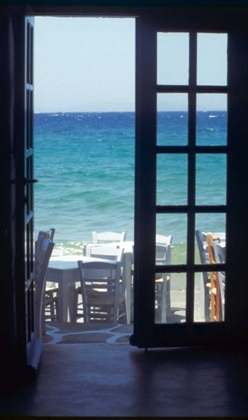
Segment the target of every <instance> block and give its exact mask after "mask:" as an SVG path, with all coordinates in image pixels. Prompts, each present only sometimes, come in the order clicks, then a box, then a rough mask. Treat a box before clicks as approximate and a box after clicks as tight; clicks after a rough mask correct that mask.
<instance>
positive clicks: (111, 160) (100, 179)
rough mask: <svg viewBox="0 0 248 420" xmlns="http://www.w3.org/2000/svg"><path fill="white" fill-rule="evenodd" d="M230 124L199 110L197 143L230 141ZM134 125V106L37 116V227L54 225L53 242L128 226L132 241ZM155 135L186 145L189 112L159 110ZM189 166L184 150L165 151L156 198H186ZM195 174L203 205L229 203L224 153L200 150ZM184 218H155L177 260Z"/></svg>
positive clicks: (204, 221) (202, 218)
mask: <svg viewBox="0 0 248 420" xmlns="http://www.w3.org/2000/svg"><path fill="white" fill-rule="evenodd" d="M226 123H227V116H226V113H225V112H224V111H219V112H214V111H212V112H198V113H197V144H198V145H212V146H215V145H223V144H226ZM134 130H135V115H134V113H132V112H123V113H59V114H47V113H42V114H35V116H34V131H35V177H36V178H37V179H39V182H38V184H37V185H35V233H37V232H38V231H39V230H43V229H48V228H50V227H54V228H55V229H56V234H55V235H56V236H55V242H56V243H57V244H58V243H63V244H64V246H65V247H66V248H67V250H68V251H73V252H76V251H77V250H78V251H79V252H81V249H82V245H83V243H86V242H90V241H91V237H92V231H93V230H96V231H106V230H111V231H117V232H118V231H126V232H127V240H133V227H134V153H135V147H134ZM157 133H158V135H157V137H158V140H157V141H158V144H161V145H162V144H163V145H185V144H187V113H186V112H159V113H158V123H157ZM187 165H188V162H187V156H186V155H184V154H180V155H168V156H163V155H159V157H158V160H157V178H158V182H157V204H186V200H187ZM196 175H197V176H196V201H197V204H225V200H226V197H225V177H226V160H225V156H224V155H223V154H221V155H214V156H213V155H205V154H203V155H202V154H201V155H198V156H197V158H196ZM186 223H187V220H186V216H185V215H180V214H173V215H166V216H165V215H159V216H158V217H157V233H158V234H162V235H169V234H172V235H173V243H174V244H178V246H177V247H176V246H175V252H174V257H173V258H176V259H177V262H178V258H179V261H182V262H185V261H184V258H185V257H184V255H185V254H184V252H183V249H184V245H182V244H185V242H186ZM196 227H197V228H199V229H201V230H205V231H213V232H216V231H217V232H218V231H223V230H225V220H224V217H223V216H222V215H216V214H215V215H199V216H198V217H197V219H196ZM180 244H181V245H180ZM176 249H177V250H176ZM180 250H181V251H180ZM181 254H182V255H181ZM180 255H181V257H180Z"/></svg>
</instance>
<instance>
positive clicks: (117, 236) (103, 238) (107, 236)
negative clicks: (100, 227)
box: [92, 231, 126, 244]
mask: <svg viewBox="0 0 248 420" xmlns="http://www.w3.org/2000/svg"><path fill="white" fill-rule="evenodd" d="M125 240H126V232H121V233H116V232H95V231H94V232H92V241H93V244H100V243H106V242H124V241H125Z"/></svg>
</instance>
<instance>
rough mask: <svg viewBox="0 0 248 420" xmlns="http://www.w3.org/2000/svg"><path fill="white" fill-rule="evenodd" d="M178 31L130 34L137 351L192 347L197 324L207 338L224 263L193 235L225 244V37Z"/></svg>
mask: <svg viewBox="0 0 248 420" xmlns="http://www.w3.org/2000/svg"><path fill="white" fill-rule="evenodd" d="M161 26H163V25H161ZM179 26H180V25H178V24H177V30H175V31H174V32H173V30H172V29H171V27H170V29H169V30H168V31H167V30H166V29H163V30H161V29H160V30H159V31H157V30H156V28H155V25H154V23H151V22H149V19H148V18H147V19H145V18H144V20H143V21H142V20H141V21H140V22H139V23H138V25H137V48H138V51H139V54H138V55H137V80H138V83H137V121H138V126H137V133H136V134H137V138H136V141H137V149H136V151H137V159H136V163H137V167H136V180H137V181H136V216H135V220H136V237H135V243H136V249H137V253H136V256H135V283H136V286H135V289H136V296H138V297H137V299H138V300H139V303H138V308H137V307H136V310H135V312H136V316H135V319H136V322H135V325H134V338H135V336H136V337H138V335H139V334H140V336H139V338H138V342H139V345H140V346H142V345H141V344H142V343H143V345H144V346H145V347H148V346H149V345H155V343H156V345H158V344H159V345H164V344H165V343H166V345H168V344H169V345H173V344H175V343H179V342H180V344H182V345H183V344H186V343H187V345H188V344H189V343H190V342H191V343H196V342H199V343H200V342H201V339H202V338H201V334H199V327H197V325H198V324H199V323H202V322H203V323H204V324H205V323H206V322H209V326H210V329H209V333H208V334H209V337H210V336H211V334H212V332H213V331H215V330H214V329H213V328H212V326H213V325H215V326H218V325H219V324H220V323H223V322H224V315H223V314H224V311H223V310H222V309H220V308H221V302H222V303H223V302H225V296H224V295H225V288H223V287H222V296H221V297H220V290H219V289H220V288H219V286H218V285H219V284H222V285H223V284H224V282H225V280H223V279H225V272H226V265H225V261H224V260H222V261H220V260H219V261H217V258H215V256H211V257H210V260H211V261H208V262H207V261H206V263H205V264H204V262H202V261H201V258H200V254H199V249H198V248H197V247H198V242H197V231H199V232H200V233H212V234H214V233H216V232H217V233H221V232H222V234H221V235H222V236H223V238H224V237H225V223H226V199H227V193H226V190H227V160H228V144H227V121H228V118H227V102H228V100H227V95H228V87H227V34H226V33H222V34H220V33H217V32H216V33H214V32H213V33H210V31H208V32H206V33H203V32H202V31H200V30H199V31H197V30H196V29H192V28H191V26H190V25H189V27H188V30H185V28H184V31H181V32H180V31H179V30H178V28H179ZM215 39H216V45H215V44H214V45H213V43H214V40H215ZM212 45H213V47H211V46H212ZM205 48H207V49H206V50H205ZM203 50H204V52H203ZM219 50H221V54H219V55H218V51H219ZM205 53H206V54H205ZM216 55H218V60H217V61H218V63H221V64H220V65H221V72H220V71H219V69H218V71H217V70H216V71H215V72H214V73H212V72H209V77H208V72H206V71H205V69H206V64H205V63H206V57H208V60H209V63H211V62H212V61H213V60H214V58H215V57H216ZM214 75H216V77H214ZM213 146H215V147H213ZM148 175H149V176H148ZM137 197H138V199H137ZM141 203H142V204H141ZM198 236H199V235H198ZM163 238H164V239H163ZM207 238H208V240H209V237H207ZM213 238H214V239H215V236H213ZM204 246H205V248H204V247H203V248H204V249H205V251H206V250H207V246H206V245H204ZM213 252H214V249H213ZM137 266H138V267H137ZM219 273H221V274H222V280H221V281H222V283H220V281H219V280H218V281H217V279H218V278H219V277H220V276H218V274H219ZM141 275H142V282H141V277H140V276H141ZM203 276H209V279H210V287H209V289H207V290H208V291H209V290H210V301H209V302H208V301H207V299H206V298H205V296H206V295H207V294H206V291H203V290H202V287H201V284H202V283H203V281H202V277H203ZM207 282H208V280H207ZM206 287H208V286H206V285H205V288H206ZM204 293H205V294H204ZM208 294H209V293H208ZM208 297H209V296H208ZM223 304H224V303H223ZM222 306H223V305H222ZM214 328H216V327H214ZM221 331H222V330H221V329H220V332H221ZM213 334H215V333H214V332H213ZM205 338H206V336H205ZM131 342H132V340H131Z"/></svg>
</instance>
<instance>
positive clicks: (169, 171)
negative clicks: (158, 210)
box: [157, 154, 188, 205]
mask: <svg viewBox="0 0 248 420" xmlns="http://www.w3.org/2000/svg"><path fill="white" fill-rule="evenodd" d="M187 171H188V160H187V155H186V154H158V155H157V204H160V205H179V204H186V203H187V178H188V177H187V174H188V172H187Z"/></svg>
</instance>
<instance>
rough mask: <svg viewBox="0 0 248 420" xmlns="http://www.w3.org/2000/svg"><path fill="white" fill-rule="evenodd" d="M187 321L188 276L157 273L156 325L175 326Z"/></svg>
mask: <svg viewBox="0 0 248 420" xmlns="http://www.w3.org/2000/svg"><path fill="white" fill-rule="evenodd" d="M185 320H186V274H185V273H173V274H170V273H156V277H155V323H156V324H165V323H170V324H175V323H181V322H185Z"/></svg>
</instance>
